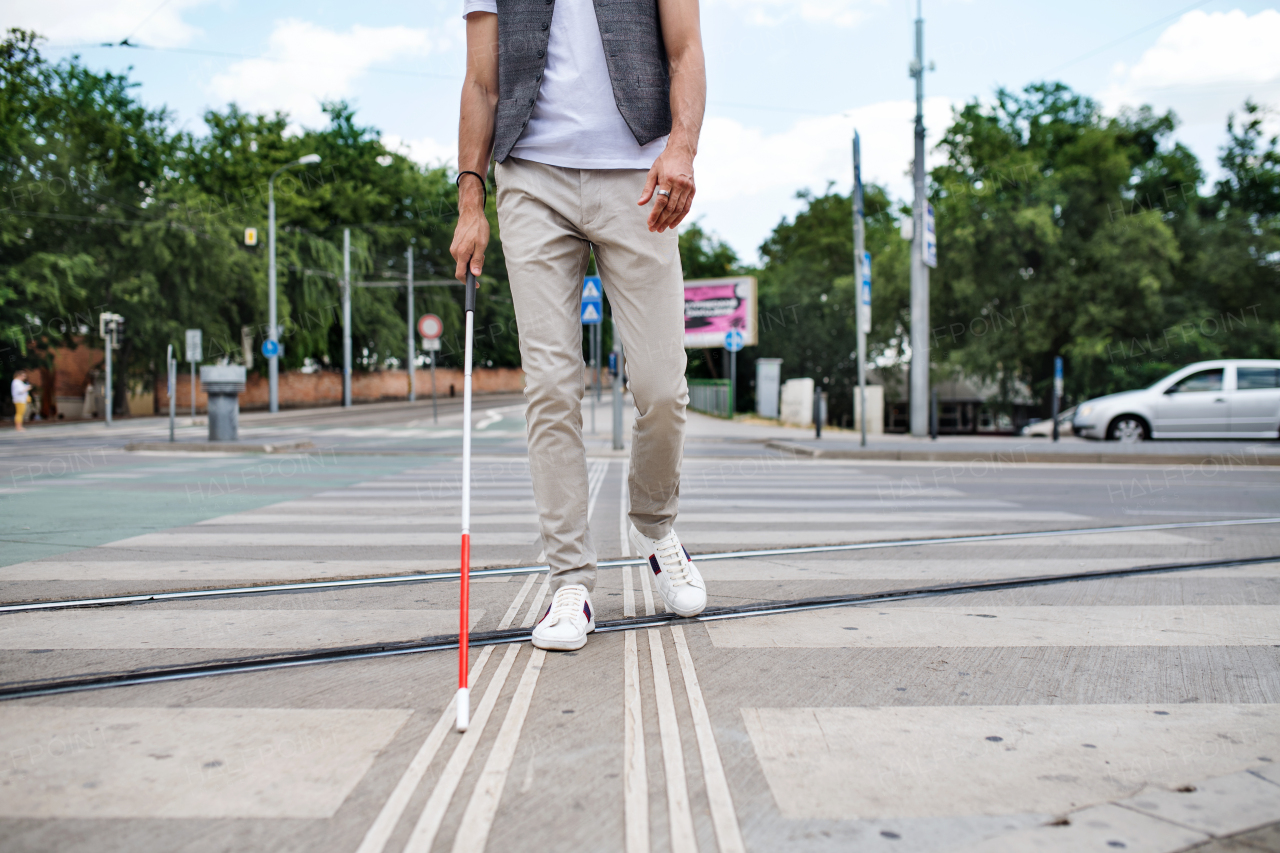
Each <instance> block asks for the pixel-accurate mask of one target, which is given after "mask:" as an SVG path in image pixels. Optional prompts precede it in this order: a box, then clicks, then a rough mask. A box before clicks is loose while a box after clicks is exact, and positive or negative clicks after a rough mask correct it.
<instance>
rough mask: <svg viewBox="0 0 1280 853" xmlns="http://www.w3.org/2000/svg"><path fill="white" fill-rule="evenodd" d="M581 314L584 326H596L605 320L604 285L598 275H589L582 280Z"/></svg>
mask: <svg viewBox="0 0 1280 853" xmlns="http://www.w3.org/2000/svg"><path fill="white" fill-rule="evenodd" d="M581 315H582V316H581V319H582V325H584V326H596V325H599V324H600V323H602V322H603V321H604V297H603V286H602V285H601V284H600V276H598V275H589V276H587V277H585V278H584V279H583V280H582V308H581Z"/></svg>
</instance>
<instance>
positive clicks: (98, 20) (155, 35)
mask: <svg viewBox="0 0 1280 853" xmlns="http://www.w3.org/2000/svg"><path fill="white" fill-rule="evenodd" d="M205 2H207V0H172V2H169V3H166V4H165V5H164V6H162V7H160V8H159V9H157V8H156V7H157V5H158V3H157V0H39V2H32V0H3V2H0V27H3V28H4V29H8V28H9V27H21V28H23V29H27V30H34V31H35V32H37V33H39V34H40V35H42V36H45V37H46V38H48V39H49V40H50V41H51V42H52V43H53V44H66V43H70V42H91V43H95V44H96V43H100V42H113V43H114V42H119V41H120V40H121V39H123V38H125V37H126V36H128V37H129V40H130V41H131V42H132V43H134V44H141V45H147V46H150V47H176V46H179V45H184V44H186V43H187V42H189V41H190V40H191V38H192V37H193V36H194V35H195V34H196V33H197V30H196V29H195V28H194V27H192V26H190V25H188V24H187V23H185V22H184V21H183V20H182V13H183V12H185V11H187V10H188V9H191V8H193V7H195V6H199V5H202V4H203V3H205Z"/></svg>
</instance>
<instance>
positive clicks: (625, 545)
mask: <svg viewBox="0 0 1280 853" xmlns="http://www.w3.org/2000/svg"><path fill="white" fill-rule="evenodd" d="M630 467H631V463H630V461H629V460H625V459H624V460H623V461H622V490H621V491H622V494H621V500H620V502H619V504H618V507H619V509H618V535H619V536H620V537H621V541H620V542H619V543H618V548H619V551H620V553H621V554H622V556H623V557H630V556H631V537H630V536H628V535H627V533H628V531H629V530H630V527H631V522H630V519H629V518H628V517H627V509H628V508H629V507H630V506H631V500H630V498H629V497H628V495H627V470H628V469H629V468H630Z"/></svg>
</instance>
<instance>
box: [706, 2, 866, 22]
mask: <svg viewBox="0 0 1280 853" xmlns="http://www.w3.org/2000/svg"><path fill="white" fill-rule="evenodd" d="M718 2H720V3H722V4H723V5H726V6H729V7H731V8H733V9H738V10H741V11H743V12H745V13H746V15H747V20H749V21H751V22H752V23H753V24H760V25H762V26H772V25H774V24H778V23H781V22H782V21H785V20H787V19H789V18H799V19H801V20H802V21H807V22H810V23H822V24H835V25H836V26H840V27H852V26H854V25H855V24H858V23H861V22H862V20H863V19H864V18H865V17H866V13H865V12H864V11H863V8H864V7H866V6H871V5H876V6H883V5H884V0H718Z"/></svg>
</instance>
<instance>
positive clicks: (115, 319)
mask: <svg viewBox="0 0 1280 853" xmlns="http://www.w3.org/2000/svg"><path fill="white" fill-rule="evenodd" d="M123 331H124V317H121V316H120V315H119V314H111V313H108V312H105V311H104V312H103V313H101V314H99V315H98V334H99V335H101V336H102V339H103V340H104V341H105V342H106V343H105V344H104V345H103V348H104V349H105V350H106V364H105V365H104V366H105V367H106V371H107V385H106V388H105V389H104V393H103V395H102V396H103V402H105V403H106V410H107V411H106V416H105V417H106V421H105V422H106V425H107V426H111V402H112V400H111V351H112V350H115V349H120V333H121V332H123Z"/></svg>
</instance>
